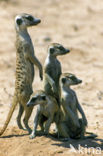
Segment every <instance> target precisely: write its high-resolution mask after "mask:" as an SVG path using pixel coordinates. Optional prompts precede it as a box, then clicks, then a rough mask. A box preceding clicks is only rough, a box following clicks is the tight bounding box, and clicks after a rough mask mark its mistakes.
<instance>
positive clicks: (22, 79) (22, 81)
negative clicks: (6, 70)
mask: <svg viewBox="0 0 103 156" xmlns="http://www.w3.org/2000/svg"><path fill="white" fill-rule="evenodd" d="M40 22H41V21H40V19H36V18H34V17H33V16H32V15H29V14H20V15H17V16H16V18H15V28H16V50H17V51H16V81H15V92H14V96H13V101H12V106H11V108H10V111H9V113H8V116H7V119H6V122H5V124H4V126H3V129H2V130H1V132H0V135H2V134H3V133H4V131H5V129H6V127H7V126H8V124H9V122H10V119H11V117H12V114H13V112H14V110H15V107H16V105H17V104H18V103H19V113H18V117H17V124H18V127H19V128H20V129H23V127H22V125H21V116H22V114H23V112H24V110H25V117H24V120H23V122H24V125H25V127H26V129H27V130H28V132H29V133H31V129H30V127H29V126H28V120H29V118H30V115H31V113H32V109H33V108H32V107H30V108H27V106H26V103H27V102H28V100H29V98H30V95H31V94H32V92H33V91H32V83H33V79H34V65H36V66H37V67H38V69H39V75H40V78H41V80H42V65H41V63H40V62H39V60H38V59H37V58H36V56H35V54H34V48H33V44H32V41H31V38H30V35H29V34H28V31H27V28H28V27H31V26H35V25H37V24H39V23H40Z"/></svg>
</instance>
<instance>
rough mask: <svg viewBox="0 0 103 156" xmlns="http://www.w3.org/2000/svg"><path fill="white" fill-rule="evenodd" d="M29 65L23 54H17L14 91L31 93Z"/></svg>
mask: <svg viewBox="0 0 103 156" xmlns="http://www.w3.org/2000/svg"><path fill="white" fill-rule="evenodd" d="M30 76H31V65H30V64H29V62H28V61H27V60H26V59H25V57H24V54H23V53H22V52H21V53H18V54H17V60H16V82H15V83H16V85H15V86H16V90H17V91H19V92H20V91H21V92H23V91H25V92H26V91H28V92H30V93H31V92H32V87H31V84H32V83H31V77H30Z"/></svg>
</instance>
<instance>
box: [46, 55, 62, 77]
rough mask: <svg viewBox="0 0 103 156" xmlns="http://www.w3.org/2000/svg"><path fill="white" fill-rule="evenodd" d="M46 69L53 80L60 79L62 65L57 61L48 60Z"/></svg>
mask: <svg viewBox="0 0 103 156" xmlns="http://www.w3.org/2000/svg"><path fill="white" fill-rule="evenodd" d="M45 68H46V69H47V70H46V71H48V73H49V75H50V76H51V77H52V78H53V79H58V78H59V77H60V74H61V65H60V62H59V61H58V60H57V59H50V58H49V57H48V58H47V59H46V62H45Z"/></svg>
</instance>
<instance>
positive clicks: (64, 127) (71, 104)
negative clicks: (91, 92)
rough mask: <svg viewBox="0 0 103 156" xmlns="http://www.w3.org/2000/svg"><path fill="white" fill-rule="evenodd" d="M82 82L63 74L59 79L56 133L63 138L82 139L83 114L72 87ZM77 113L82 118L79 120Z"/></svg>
mask: <svg viewBox="0 0 103 156" xmlns="http://www.w3.org/2000/svg"><path fill="white" fill-rule="evenodd" d="M81 82H82V80H80V79H78V78H77V77H76V76H75V75H74V74H71V73H64V74H62V75H61V77H60V98H61V99H60V101H61V112H62V113H61V114H62V115H61V119H60V122H59V124H58V125H57V127H58V131H59V132H58V133H59V135H60V136H62V137H64V138H79V137H80V138H83V137H84V135H85V130H86V126H87V119H86V116H85V113H84V111H83V109H82V107H81V105H80V104H79V102H78V98H77V95H76V93H75V91H74V90H73V89H71V86H72V85H77V84H80V83H81ZM78 112H79V113H80V114H81V116H82V118H81V119H79V116H78Z"/></svg>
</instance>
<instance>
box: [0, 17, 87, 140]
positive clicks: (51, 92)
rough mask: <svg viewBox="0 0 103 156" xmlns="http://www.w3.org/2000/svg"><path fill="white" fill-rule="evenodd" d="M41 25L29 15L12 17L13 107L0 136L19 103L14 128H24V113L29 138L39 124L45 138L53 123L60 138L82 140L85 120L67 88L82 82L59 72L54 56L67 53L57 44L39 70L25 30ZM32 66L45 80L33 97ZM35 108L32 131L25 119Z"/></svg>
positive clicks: (69, 88) (73, 95)
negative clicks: (14, 60)
mask: <svg viewBox="0 0 103 156" xmlns="http://www.w3.org/2000/svg"><path fill="white" fill-rule="evenodd" d="M40 22H41V20H40V19H36V18H35V17H33V16H32V15H30V14H19V15H17V16H16V18H15V28H16V50H17V51H16V80H15V92H14V96H13V101H12V106H11V108H10V111H9V113H8V116H7V119H6V121H5V123H4V126H3V128H2V130H1V131H0V135H2V134H3V133H4V131H5V129H6V128H7V126H8V124H9V122H10V119H11V117H12V114H13V112H14V110H15V107H16V105H17V104H19V113H18V116H17V125H18V127H19V128H20V129H24V128H23V126H22V124H21V117H22V114H23V112H24V110H25V116H24V119H23V122H24V125H25V128H26V130H27V131H28V133H29V134H30V138H31V139H32V138H34V137H35V136H36V129H37V126H38V125H39V126H40V128H41V131H42V132H43V134H46V135H48V134H49V129H50V126H51V123H52V122H55V124H56V127H57V134H58V136H59V137H62V138H68V139H69V138H74V139H75V138H84V136H85V133H86V127H87V119H86V116H85V113H84V111H83V109H82V107H81V105H80V104H79V102H78V98H77V96H76V93H75V91H74V90H72V89H71V87H70V86H72V85H78V84H80V83H81V82H82V81H81V80H79V79H78V78H77V77H76V76H75V75H73V74H71V73H62V67H61V64H60V62H59V61H58V59H57V56H59V55H65V54H68V53H69V52H70V50H69V49H67V48H65V47H64V46H62V45H61V44H58V43H52V44H50V45H49V47H48V55H47V58H46V61H45V65H44V68H42V65H41V63H40V62H39V60H38V59H37V58H36V56H35V54H34V48H33V44H32V41H31V38H30V35H29V34H28V31H27V28H28V27H31V26H35V25H38V24H39V23H40ZM34 65H36V66H37V67H38V69H39V76H40V79H41V80H43V79H44V83H43V84H44V87H43V90H39V91H37V93H35V94H33V89H32V83H33V79H34V75H35V73H34ZM43 71H44V72H43ZM35 105H37V111H36V116H35V118H34V128H33V131H32V130H31V128H30V127H29V125H28V120H29V118H30V116H31V113H32V110H33V107H34V106H35ZM78 112H79V113H80V114H81V119H79V116H78Z"/></svg>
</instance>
